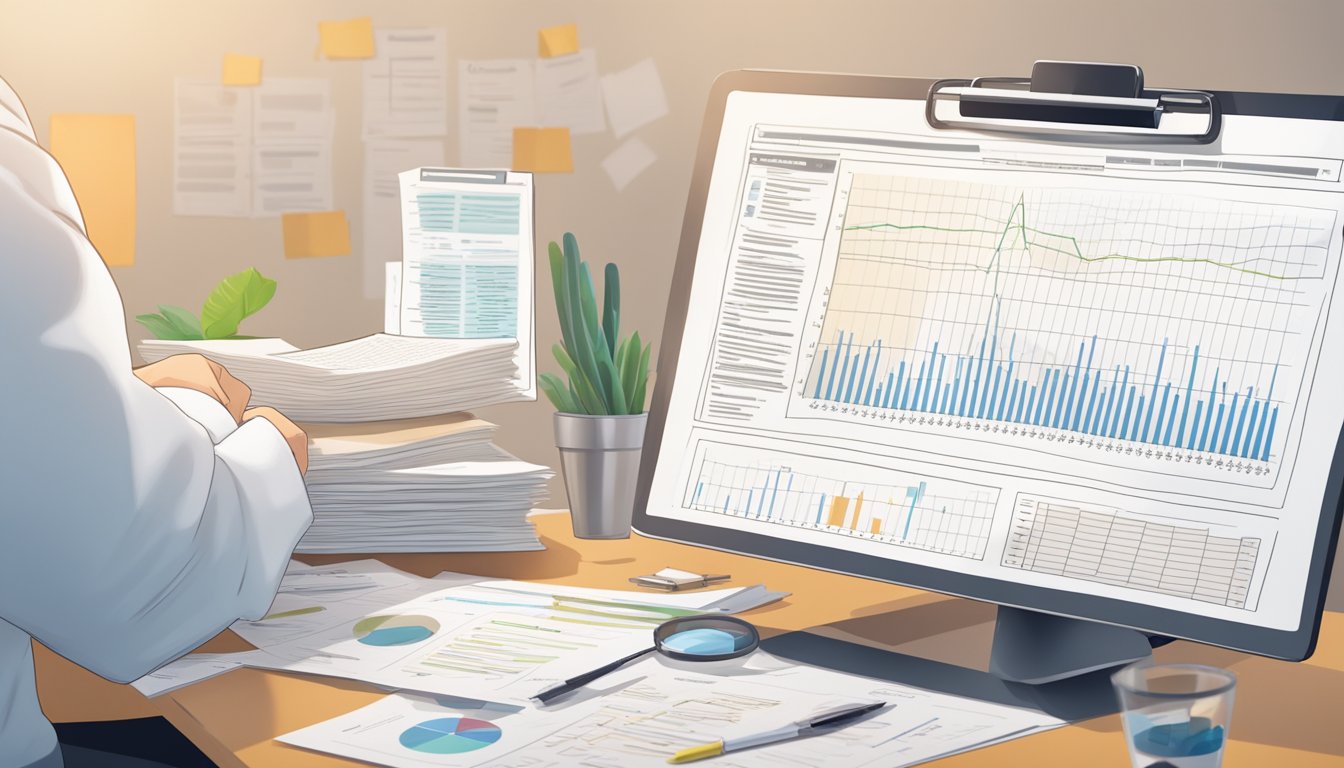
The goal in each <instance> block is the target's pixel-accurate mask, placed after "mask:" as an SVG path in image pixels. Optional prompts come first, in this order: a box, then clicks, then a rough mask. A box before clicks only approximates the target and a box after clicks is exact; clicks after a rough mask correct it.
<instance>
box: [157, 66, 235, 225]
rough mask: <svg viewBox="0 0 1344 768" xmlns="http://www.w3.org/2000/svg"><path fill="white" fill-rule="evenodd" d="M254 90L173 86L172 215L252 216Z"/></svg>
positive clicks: (180, 82) (207, 84)
mask: <svg viewBox="0 0 1344 768" xmlns="http://www.w3.org/2000/svg"><path fill="white" fill-rule="evenodd" d="M253 90H254V89H252V88H228V87H225V86H223V85H220V84H219V82H217V81H215V80H190V79H184V78H178V79H177V80H175V81H174V84H173V213H175V214H177V215H178V216H250V215H251V214H252V91H253Z"/></svg>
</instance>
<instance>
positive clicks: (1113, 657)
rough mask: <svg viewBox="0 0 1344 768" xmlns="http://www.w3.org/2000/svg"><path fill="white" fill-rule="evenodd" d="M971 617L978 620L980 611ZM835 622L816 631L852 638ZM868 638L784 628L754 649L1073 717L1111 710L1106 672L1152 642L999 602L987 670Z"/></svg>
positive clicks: (897, 615) (897, 616) (1144, 653)
mask: <svg viewBox="0 0 1344 768" xmlns="http://www.w3.org/2000/svg"><path fill="white" fill-rule="evenodd" d="M967 602H968V603H969V602H970V601H967ZM980 608H987V609H988V608H991V607H989V606H983V605H981V606H980ZM902 613H904V611H893V612H891V613H888V614H885V615H884V616H885V617H887V618H889V619H890V621H891V623H892V624H893V625H897V624H900V623H901V622H902V620H903V619H902V616H901V614H902ZM974 614H975V616H977V617H978V616H982V615H983V612H982V611H980V610H976V611H974ZM868 618H869V619H876V618H878V617H868ZM911 618H913V617H911ZM975 620H976V621H980V620H982V619H979V618H976V619H975ZM843 624H844V622H842V623H841V624H839V625H832V627H829V628H824V629H823V630H822V631H825V629H837V630H839V631H840V633H841V634H843V635H847V636H850V637H852V636H853V635H851V634H849V633H846V632H844V631H843ZM961 629H967V626H965V625H964V626H962V627H961ZM871 639H872V638H865V639H864V642H862V643H860V642H855V641H853V640H848V639H840V638H837V637H829V636H824V635H822V634H816V633H813V632H789V633H787V634H784V635H778V636H776V637H772V638H768V639H767V640H765V641H764V642H762V644H761V647H762V648H763V649H765V650H766V651H767V652H769V653H772V654H774V655H776V656H781V657H784V658H787V659H790V660H793V661H797V662H802V663H807V664H812V665H815V666H819V667H824V668H828V669H834V670H836V671H838V672H848V673H850V674H856V675H863V676H865V677H875V678H879V679H883V680H890V681H891V682H894V683H900V684H905V685H913V686H915V687H918V688H924V689H927V690H934V691H939V692H942V693H950V694H953V695H958V696H967V697H970V698H974V699H980V700H982V701H989V702H993V703H999V704H1007V705H1010V706H1018V707H1027V708H1030V709H1036V710H1039V711H1042V712H1045V713H1046V714H1049V715H1052V716H1054V717H1058V718H1061V719H1063V720H1069V721H1075V720H1084V719H1088V718H1092V717H1100V716H1102V715H1108V714H1112V713H1114V712H1116V711H1118V709H1119V703H1118V701H1117V699H1116V696H1115V693H1114V691H1113V690H1112V688H1111V680H1110V676H1111V673H1113V672H1114V671H1115V670H1116V669H1118V668H1119V667H1120V666H1122V665H1124V664H1129V663H1132V662H1135V661H1140V660H1142V659H1145V658H1149V657H1150V656H1151V653H1152V650H1151V649H1152V646H1153V644H1154V641H1153V640H1151V639H1150V638H1149V637H1147V636H1146V635H1144V634H1143V633H1141V632H1138V631H1135V630H1132V629H1125V628H1121V627H1112V626H1110V625H1106V624H1098V623H1095V622H1090V621H1082V620H1079V619H1069V618H1064V617H1060V616H1052V615H1049V614H1043V613H1038V612H1035V611H1027V610H1022V609H1018V608H1007V607H1003V606H1000V607H999V608H998V613H997V616H996V619H995V622H994V637H993V641H992V645H991V649H990V653H989V663H988V670H989V671H984V670H985V666H984V665H983V659H980V660H979V661H980V662H981V665H980V666H979V667H977V666H974V665H970V664H966V663H965V662H966V661H967V660H963V659H958V660H957V663H948V662H945V661H936V660H934V659H930V658H924V657H923V656H916V655H911V654H906V653H902V652H900V651H899V650H892V649H891V646H889V645H887V644H886V643H883V642H881V641H877V642H878V645H876V646H875V645H870V644H868V642H869V640H871ZM925 639H926V640H927V639H928V638H925ZM896 647H899V645H898V646H896Z"/></svg>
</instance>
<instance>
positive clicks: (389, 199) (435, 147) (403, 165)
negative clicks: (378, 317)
mask: <svg viewBox="0 0 1344 768" xmlns="http://www.w3.org/2000/svg"><path fill="white" fill-rule="evenodd" d="M443 158H444V152H443V140H442V139H388V138H378V139H368V140H366V141H365V142H364V215H363V217H361V218H362V221H361V223H360V227H361V230H362V233H361V237H362V240H363V243H364V247H363V251H362V252H361V258H362V259H363V261H364V298H366V299H376V298H379V297H380V296H382V295H383V290H384V286H385V283H384V277H385V274H386V273H385V270H384V268H383V265H384V264H386V263H387V262H389V261H393V260H398V261H399V260H400V259H401V192H400V183H399V181H398V180H397V174H399V173H401V172H402V171H404V170H406V169H408V168H419V167H420V166H423V165H430V166H434V165H443V162H444V160H443ZM388 332H389V333H395V331H388Z"/></svg>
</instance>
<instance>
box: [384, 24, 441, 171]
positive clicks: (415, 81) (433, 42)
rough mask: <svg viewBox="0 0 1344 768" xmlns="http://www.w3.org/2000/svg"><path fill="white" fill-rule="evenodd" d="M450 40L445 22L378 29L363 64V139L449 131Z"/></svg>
mask: <svg viewBox="0 0 1344 768" xmlns="http://www.w3.org/2000/svg"><path fill="white" fill-rule="evenodd" d="M446 40H447V30H446V29H444V28H443V27H428V28H422V29H376V30H374V51H375V54H374V57H373V58H372V59H369V60H368V61H365V62H364V65H363V86H364V131H363V134H364V138H365V139H371V138H376V137H387V136H444V135H447V133H448V48H447V43H446ZM430 162H431V164H441V163H442V162H443V160H442V159H440V160H434V161H430ZM407 167H408V168H409V167H411V166H407Z"/></svg>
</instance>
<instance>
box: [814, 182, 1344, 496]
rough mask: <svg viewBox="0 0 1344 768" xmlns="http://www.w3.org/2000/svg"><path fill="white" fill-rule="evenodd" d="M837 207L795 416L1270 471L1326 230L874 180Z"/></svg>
mask: <svg viewBox="0 0 1344 768" xmlns="http://www.w3.org/2000/svg"><path fill="white" fill-rule="evenodd" d="M843 205H844V206H845V208H844V212H843V225H842V231H841V233H840V238H839V246H838V254H837V257H836V266H835V271H834V275H833V276H832V280H831V283H830V285H829V286H827V287H826V289H825V291H826V292H825V296H824V315H823V316H822V318H821V322H820V328H819V330H818V331H817V333H816V336H815V346H814V347H813V348H812V354H811V356H810V359H808V360H806V361H805V362H806V366H805V367H804V368H801V369H800V378H799V386H798V388H797V390H796V393H795V397H794V404H793V405H791V407H790V416H793V417H804V418H825V419H836V420H842V421H858V422H862V423H868V424H875V425H879V426H888V427H898V428H916V427H917V428H920V429H925V430H933V431H938V432H941V433H943V434H948V435H952V436H966V437H972V438H974V439H979V440H985V439H989V440H991V441H997V442H1000V443H1002V444H1005V445H1029V446H1030V447H1033V448H1035V449H1037V450H1047V451H1049V452H1054V453H1057V454H1061V455H1066V456H1070V457H1074V458H1085V459H1086V458H1088V457H1089V454H1090V455H1091V456H1093V457H1095V458H1097V459H1101V458H1102V457H1104V459H1105V460H1106V461H1109V462H1114V461H1116V459H1117V458H1119V459H1120V460H1121V461H1122V462H1128V464H1127V466H1132V467H1137V468H1140V469H1145V468H1147V469H1155V468H1157V467H1158V466H1161V465H1159V464H1157V462H1173V461H1180V462H1183V463H1184V464H1187V465H1189V466H1190V471H1192V472H1194V473H1196V474H1198V473H1204V474H1205V476H1208V477H1213V478H1217V479H1228V478H1236V479H1237V480H1238V481H1253V482H1255V483H1256V484H1265V483H1269V482H1272V478H1273V476H1274V475H1275V474H1276V473H1277V472H1278V471H1279V470H1280V468H1281V466H1282V464H1283V461H1284V459H1285V455H1284V446H1285V444H1286V440H1285V438H1286V432H1287V429H1288V425H1289V423H1290V422H1291V417H1292V413H1293V410H1294V408H1295V406H1296V405H1297V398H1298V397H1299V394H1300V393H1301V392H1302V391H1303V384H1304V381H1303V379H1304V375H1305V373H1306V371H1307V362H1308V355H1309V352H1310V348H1311V340H1312V336H1313V334H1314V333H1315V331H1316V326H1317V324H1318V321H1319V318H1320V316H1321V314H1320V313H1321V306H1322V300H1323V295H1324V294H1323V289H1322V284H1323V283H1324V278H1325V277H1326V276H1327V271H1332V270H1333V269H1334V267H1333V266H1329V267H1328V262H1327V255H1328V253H1329V248H1330V245H1331V237H1332V233H1333V232H1334V231H1335V230H1336V229H1337V227H1338V225H1337V224H1336V220H1335V219H1336V217H1335V212H1334V211H1331V210H1323V209H1315V208H1305V207H1300V206H1294V205H1273V204H1265V203H1245V202H1237V201H1230V200H1220V199H1212V198H1198V197H1189V196H1177V195H1170V194H1152V193H1129V192H1103V191H1095V190H1077V189H1061V188H1029V187H1013V186H995V185H985V184H977V183H972V182H961V181H935V180H929V179H914V178H905V177H898V176H888V175H880V174H854V176H853V178H852V183H851V185H850V187H849V189H848V191H847V193H846V195H845V197H844V200H843ZM1305 383H1307V384H1309V383H1310V382H1305ZM795 406H801V407H795Z"/></svg>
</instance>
